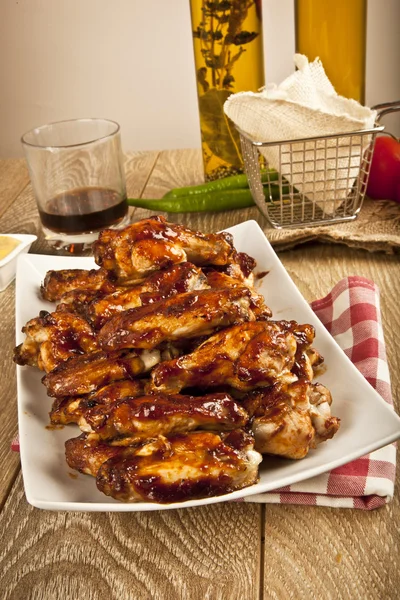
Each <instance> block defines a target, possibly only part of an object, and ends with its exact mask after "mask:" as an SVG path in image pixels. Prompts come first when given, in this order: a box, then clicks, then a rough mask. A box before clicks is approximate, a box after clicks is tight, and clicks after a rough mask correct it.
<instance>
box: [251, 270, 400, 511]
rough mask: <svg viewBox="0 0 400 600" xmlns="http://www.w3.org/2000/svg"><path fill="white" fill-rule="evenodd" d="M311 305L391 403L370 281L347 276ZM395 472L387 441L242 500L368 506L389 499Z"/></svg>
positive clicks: (376, 298) (375, 294) (377, 310)
mask: <svg viewBox="0 0 400 600" xmlns="http://www.w3.org/2000/svg"><path fill="white" fill-rule="evenodd" d="M311 307H312V309H313V310H314V312H315V314H316V315H317V316H318V317H319V319H320V321H322V323H323V324H324V325H325V327H326V328H327V329H328V331H330V333H331V334H332V336H333V337H334V338H335V340H336V342H337V343H338V344H339V346H340V347H341V348H342V349H343V350H344V351H345V353H346V354H347V356H348V357H349V358H350V360H351V361H352V362H353V364H354V365H355V366H356V367H357V369H358V370H359V371H360V372H361V373H362V374H363V375H364V377H365V378H366V380H367V381H368V382H369V383H370V384H371V385H372V386H373V387H374V388H375V389H376V391H377V392H378V393H379V394H380V395H381V396H382V398H383V399H384V400H386V402H388V403H389V404H392V396H391V390H390V379H389V371H388V366H387V362H386V350H385V343H384V339H383V331H382V324H381V316H380V308H379V290H378V288H377V287H376V285H375V284H374V283H373V282H372V281H369V280H368V279H365V278H363V277H354V276H353V277H347V278H346V279H342V280H341V281H339V283H338V284H337V285H336V286H335V287H334V288H333V290H332V291H331V292H330V293H329V294H328V295H327V296H326V297H325V298H322V300H316V301H315V302H312V304H311ZM395 471H396V445H395V444H390V445H389V446H386V447H384V448H381V449H379V450H376V451H375V452H371V454H368V455H367V456H363V457H362V458H358V459H357V460H354V461H352V462H350V463H348V464H346V465H343V466H342V467H338V468H337V469H333V470H332V471H329V472H328V473H324V474H322V475H318V476H317V477H312V478H311V479H308V480H306V481H301V482H299V483H295V484H293V485H288V486H286V487H284V488H280V489H278V490H275V491H273V492H266V493H264V494H257V495H254V496H248V497H247V498H244V500H245V501H246V502H268V503H275V504H276V503H278V504H302V505H309V506H334V507H343V508H361V509H363V510H372V509H373V508H378V507H379V506H383V505H384V504H386V503H387V502H389V501H390V500H391V499H392V498H393V492H394V480H395Z"/></svg>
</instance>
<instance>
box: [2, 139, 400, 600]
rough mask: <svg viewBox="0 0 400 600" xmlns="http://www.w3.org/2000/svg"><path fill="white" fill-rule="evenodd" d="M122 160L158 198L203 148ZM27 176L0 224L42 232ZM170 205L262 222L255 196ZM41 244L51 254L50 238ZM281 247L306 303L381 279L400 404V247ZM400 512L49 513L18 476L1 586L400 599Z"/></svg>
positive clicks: (168, 595) (222, 508)
mask: <svg viewBox="0 0 400 600" xmlns="http://www.w3.org/2000/svg"><path fill="white" fill-rule="evenodd" d="M126 169H127V181H128V195H130V196H138V197H139V196H140V195H143V197H147V198H157V197H161V196H162V194H163V193H165V192H166V191H167V190H168V189H170V188H171V187H176V186H182V185H191V184H194V183H199V182H201V181H202V178H203V174H202V166H201V161H200V154H199V152H198V151H189V152H184V151H174V152H161V153H160V154H158V153H155V154H154V153H143V154H142V155H141V156H140V157H137V156H135V155H132V156H131V161H128V162H127V163H126ZM29 187H30V186H28V188H26V189H25V190H22V193H21V194H20V195H19V197H18V198H17V199H16V201H15V202H14V201H10V202H9V203H8V205H7V206H10V204H11V207H10V208H9V209H8V210H5V211H3V212H4V215H3V218H2V219H1V220H0V230H2V231H6V230H10V228H11V227H13V226H15V225H17V224H18V225H19V226H21V227H23V228H25V231H30V232H32V231H38V222H37V213H36V209H35V207H34V203H33V197H32V194H31V191H30V189H29ZM12 193H13V192H10V194H11V195H12ZM14 199H15V196H14ZM0 211H1V208H0ZM0 214H1V212H0ZM149 214H154V213H150V212H149V211H146V210H143V209H135V210H133V211H132V218H133V220H135V221H136V220H138V219H140V218H143V217H144V216H147V215H149ZM168 216H169V218H170V220H175V221H179V222H181V223H185V224H187V225H188V226H191V227H194V228H198V229H200V230H202V231H205V232H207V231H217V230H219V229H222V228H225V227H229V226H231V225H234V224H237V223H240V222H242V221H245V220H247V219H249V218H253V219H255V220H257V221H258V222H259V223H260V225H261V226H262V227H263V228H264V229H266V222H265V220H264V218H263V217H261V215H259V213H258V211H257V210H256V209H253V208H252V209H244V210H240V211H229V212H224V213H204V214H201V215H168ZM7 228H8V229H7ZM266 231H267V230H266ZM267 234H268V231H267ZM36 251H37V252H49V253H50V252H51V251H50V250H49V249H46V246H45V243H44V242H43V240H39V242H38V243H37V245H36ZM280 258H281V260H282V262H283V264H284V266H285V267H286V269H287V270H288V272H289V274H290V275H291V277H292V279H293V280H294V282H295V283H296V285H297V286H298V287H299V289H300V291H301V292H302V293H303V295H304V296H305V298H306V299H307V300H308V301H310V300H312V299H315V298H317V297H321V296H323V295H325V294H326V293H327V292H328V291H329V290H330V289H331V287H332V286H333V285H334V284H335V283H336V282H337V281H339V280H340V279H341V278H342V277H344V276H346V275H350V274H358V275H364V276H366V277H369V278H370V279H372V280H374V281H375V282H376V283H377V284H378V286H379V287H380V289H381V304H382V314H383V325H384V332H385V337H386V343H387V352H388V360H389V368H390V372H391V376H392V384H393V394H394V399H395V402H396V403H397V409H398V410H399V409H400V406H399V404H398V402H399V398H400V376H399V366H400V365H399V353H398V347H399V342H398V338H399V333H400V314H399V313H400V311H399V307H398V301H397V290H398V281H399V279H400V266H399V265H400V263H399V260H398V258H396V257H393V256H386V255H383V254H374V255H370V254H369V253H367V252H364V251H359V250H354V249H350V248H347V247H344V246H330V245H326V246H324V245H319V244H318V245H317V244H314V245H307V246H302V247H300V248H298V249H295V250H293V251H290V252H282V253H280ZM0 308H1V310H2V315H3V318H2V321H1V327H2V330H1V332H2V333H3V340H5V341H4V344H5V345H6V344H7V343H9V341H8V340H11V339H12V338H13V326H12V324H11V321H10V320H12V322H13V288H12V287H11V288H9V290H8V291H7V293H6V295H4V294H3V295H2V296H1V298H0ZM2 360H3V363H2V372H3V373H5V378H6V382H7V385H6V386H5V387H6V388H9V389H10V392H7V393H6V394H5V396H4V395H3V398H1V399H0V408H1V409H2V414H3V419H2V429H1V433H2V441H1V442H0V458H1V459H2V460H3V465H4V464H5V465H6V469H5V472H6V484H5V485H4V486H3V487H0V493H2V494H3V498H5V497H6V496H7V495H8V489H9V488H10V486H11V484H12V482H13V479H14V478H15V476H16V474H17V467H16V462H17V458H16V457H15V455H11V454H10V453H9V452H8V447H9V440H10V439H11V436H12V434H11V432H12V431H13V428H14V429H15V426H16V410H15V377H14V366H13V365H12V363H10V356H8V357H7V354H5V355H4V357H3V359H2ZM13 386H14V387H13ZM3 411H5V412H3ZM8 432H10V433H8ZM4 440H5V441H4ZM1 444H2V445H1ZM3 473H4V467H3ZM7 473H8V475H7ZM397 483H398V482H397ZM397 490H398V485H397V487H396V491H397ZM399 524H400V507H399V499H398V493H397V494H396V498H395V500H394V501H393V502H392V503H391V504H389V505H388V506H387V507H384V508H382V509H379V510H376V511H373V512H361V511H355V510H345V509H342V510H337V509H330V508H322V507H319V508H313V507H292V506H279V505H275V506H273V505H267V506H260V505H256V504H240V503H230V504H227V503H226V504H218V505H211V506H209V507H204V508H196V509H186V510H177V511H165V512H164V511H159V512H156V513H143V514H135V513H132V514H122V513H121V514H118V513H117V514H114V513H111V514H97V513H89V514H82V513H64V512H61V513H51V512H47V511H39V510H37V509H34V508H32V507H30V506H29V505H28V504H27V503H26V500H25V497H24V493H23V485H22V480H21V477H20V475H19V476H18V478H17V480H16V482H15V484H14V485H13V487H12V491H11V493H10V494H9V495H8V500H7V502H6V504H5V507H4V509H3V511H2V513H1V518H0V526H1V530H0V539H2V541H3V544H2V548H1V549H0V579H2V582H3V585H2V589H4V590H5V595H4V597H5V598H13V599H18V600H19V599H20V598H21V599H22V598H24V599H25V598H38V599H39V598H40V599H45V600H48V599H53V598H63V600H64V598H65V599H66V600H69V599H70V598H71V599H72V598H74V599H75V598H77V597H79V596H83V597H84V598H88V599H94V600H102V599H103V598H110V597H111V598H118V599H121V598H122V599H125V598H138V599H140V600H141V599H147V598H155V599H158V598H160V599H162V600H164V599H168V600H169V599H175V598H179V599H181V598H182V599H183V598H185V599H186V598H187V599H192V598H193V599H197V598H199V599H202V598H210V599H214V598H215V599H221V600H225V599H227V600H231V599H232V600H236V599H243V600H252V599H256V598H260V597H262V598H265V599H269V598H275V599H278V600H280V599H283V600H286V598H295V599H297V598H316V599H317V598H318V599H319V598H332V599H336V598H343V599H346V600H347V599H348V598H352V599H353V598H373V599H375V598H376V599H378V598H379V599H383V598H385V599H386V598H388V599H392V598H397V597H398V588H399V585H400V576H399V558H398V557H399V555H400V553H399V550H400V531H399Z"/></svg>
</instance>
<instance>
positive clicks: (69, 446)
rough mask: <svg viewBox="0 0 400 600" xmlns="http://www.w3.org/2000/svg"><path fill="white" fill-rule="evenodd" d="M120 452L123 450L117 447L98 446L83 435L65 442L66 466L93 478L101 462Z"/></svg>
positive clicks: (97, 443)
mask: <svg viewBox="0 0 400 600" xmlns="http://www.w3.org/2000/svg"><path fill="white" fill-rule="evenodd" d="M122 450H123V448H118V446H109V445H108V444H100V443H99V442H98V441H97V440H94V439H90V440H89V439H87V435H85V434H84V433H83V434H82V435H80V436H79V437H77V438H72V439H71V440H67V441H66V442H65V458H66V460H67V464H68V466H69V467H71V469H75V471H80V472H81V473H86V475H93V477H96V475H97V471H98V470H99V469H100V467H101V465H102V464H103V462H105V461H106V460H108V459H109V458H113V457H114V456H118V455H120V454H121V451H122Z"/></svg>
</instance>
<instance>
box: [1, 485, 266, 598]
mask: <svg viewBox="0 0 400 600" xmlns="http://www.w3.org/2000/svg"><path fill="white" fill-rule="evenodd" d="M260 511H261V508H260V507H259V506H256V505H254V506H248V505H244V504H240V503H234V502H232V503H225V504H215V505H210V506H208V507H204V508H192V509H182V510H172V511H169V510H167V511H159V512H149V513H66V512H50V511H41V510H38V509H35V508H32V507H31V506H29V505H28V504H27V502H26V500H25V496H24V493H23V487H22V481H21V478H20V477H19V479H18V481H17V483H16V485H15V486H14V489H13V491H12V494H11V495H10V497H9V499H8V502H7V504H6V506H5V509H4V511H3V514H2V518H1V519H0V539H1V540H2V544H1V547H0V580H1V582H2V590H3V592H2V596H1V598H2V600H6V599H10V600H11V599H12V600H17V599H18V600H27V599H28V598H29V599H33V598H35V599H38V600H39V599H41V600H53V599H54V600H56V599H60V600H61V599H62V600H76V599H77V598H84V599H85V600H110V599H113V600H130V599H134V600H167V599H168V600H175V599H184V598H185V599H188V600H189V599H190V600H203V599H204V598H210V599H211V598H212V599H213V600H214V599H215V600H226V599H227V598H229V599H232V600H243V598H246V599H249V600H250V599H252V598H254V599H255V598H258V593H259V543H260V518H259V515H260Z"/></svg>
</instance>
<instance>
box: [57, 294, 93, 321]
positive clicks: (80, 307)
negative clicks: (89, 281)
mask: <svg viewBox="0 0 400 600" xmlns="http://www.w3.org/2000/svg"><path fill="white" fill-rule="evenodd" d="M103 295H104V294H103V293H102V292H99V291H98V290H71V291H70V292H66V293H65V294H63V295H62V296H61V298H60V300H59V302H58V303H57V306H56V311H57V312H69V313H74V314H76V315H80V316H81V317H83V318H84V319H86V308H87V305H88V304H89V303H90V302H93V300H96V299H97V298H101V297H103ZM86 320H87V319H86Z"/></svg>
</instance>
